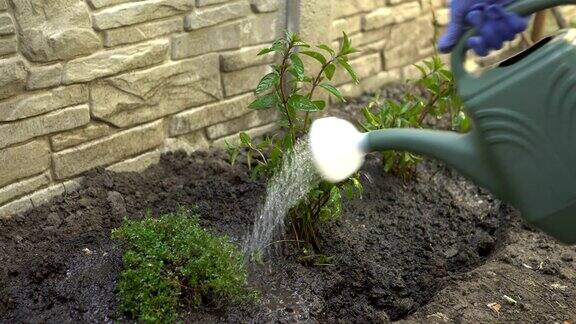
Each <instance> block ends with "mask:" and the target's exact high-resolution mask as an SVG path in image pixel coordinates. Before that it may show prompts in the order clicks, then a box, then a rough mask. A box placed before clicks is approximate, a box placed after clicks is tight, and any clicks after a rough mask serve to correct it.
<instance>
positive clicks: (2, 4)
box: [0, 0, 8, 10]
mask: <svg viewBox="0 0 576 324" xmlns="http://www.w3.org/2000/svg"><path fill="white" fill-rule="evenodd" d="M6 9H8V5H7V4H6V0H0V10H6Z"/></svg>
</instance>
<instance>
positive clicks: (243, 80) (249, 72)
mask: <svg viewBox="0 0 576 324" xmlns="http://www.w3.org/2000/svg"><path fill="white" fill-rule="evenodd" d="M270 71H271V70H270V67H269V66H266V65H261V66H254V67H249V68H247V69H244V70H239V71H235V72H229V73H222V80H223V83H224V93H225V94H226V97H231V96H235V95H238V94H241V93H246V92H250V91H253V90H254V89H256V86H257V85H258V82H259V81H260V79H262V77H264V75H266V74H268V73H270Z"/></svg>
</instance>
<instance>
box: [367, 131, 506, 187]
mask: <svg viewBox="0 0 576 324" xmlns="http://www.w3.org/2000/svg"><path fill="white" fill-rule="evenodd" d="M362 145H363V150H364V151H365V152H374V151H386V150H400V151H409V152H412V153H416V154H418V155H423V156H427V157H429V158H434V159H437V160H440V161H443V162H445V163H446V164H448V165H449V166H451V167H452V168H454V169H456V170H458V171H459V172H460V173H462V174H463V175H464V176H465V177H467V178H469V179H471V180H472V181H474V182H476V183H477V184H479V185H481V186H483V187H485V188H486V189H488V190H491V191H492V192H494V193H498V192H499V191H500V190H499V188H500V187H501V186H500V184H499V181H498V177H497V175H495V174H494V171H493V169H491V168H489V165H490V163H489V161H485V159H484V158H483V156H484V155H483V154H480V152H478V149H479V145H477V142H476V138H475V134H474V132H472V133H469V134H459V133H455V132H449V131H436V130H421V129H407V128H400V129H384V130H377V131H372V132H368V133H366V135H365V138H364V140H363V142H362Z"/></svg>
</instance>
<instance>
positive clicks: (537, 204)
mask: <svg viewBox="0 0 576 324" xmlns="http://www.w3.org/2000/svg"><path fill="white" fill-rule="evenodd" d="M563 4H576V0H527V1H518V2H516V3H514V4H512V5H509V6H508V9H509V10H511V11H513V12H516V13H518V14H520V15H523V16H527V15H529V14H532V13H535V12H538V11H540V10H543V9H547V8H551V7H555V6H558V5H563ZM472 34H473V31H470V32H469V33H468V34H467V35H466V36H472ZM467 38H468V37H464V38H463V39H462V40H461V41H460V43H459V44H458V45H457V47H456V48H455V51H454V53H453V55H452V71H453V73H454V76H455V79H456V82H457V87H458V90H459V94H460V96H461V97H462V100H463V101H464V105H465V107H466V112H467V114H468V115H469V116H470V117H471V119H472V120H473V127H472V128H473V130H472V131H471V132H470V133H468V134H458V133H454V132H445V131H434V130H416V129H385V130H378V131H372V132H368V133H360V132H358V130H357V129H356V128H355V127H354V126H353V125H352V124H350V123H348V122H346V121H344V120H341V119H337V118H334V117H328V118H323V119H319V120H317V121H315V122H314V124H313V125H312V128H311V130H310V135H309V136H310V137H309V142H310V148H311V151H312V155H313V160H314V163H315V165H316V167H317V169H318V170H319V172H320V174H321V175H322V176H323V177H324V178H325V179H326V180H329V181H332V182H339V181H342V180H344V179H346V178H347V177H349V176H350V175H351V174H353V173H354V172H356V171H357V170H358V169H359V168H360V166H361V165H362V163H363V161H364V155H365V154H366V153H368V152H374V151H384V150H406V151H410V152H414V153H417V154H421V155H425V156H428V157H431V158H436V159H439V160H442V161H444V162H446V163H447V164H448V165H450V166H451V167H453V168H455V169H457V170H459V171H460V172H461V173H462V174H463V175H464V176H466V177H467V178H469V179H471V180H473V181H474V182H476V183H477V184H479V185H481V186H483V187H485V188H487V189H488V190H490V191H491V192H492V193H494V194H495V195H496V196H498V197H500V198H502V199H503V200H505V201H507V202H509V203H511V204H512V205H513V206H515V207H516V208H517V209H519V210H520V211H521V213H522V215H523V217H524V219H525V220H526V221H527V222H529V223H530V224H532V225H534V226H535V227H537V228H539V229H541V230H542V231H544V232H545V233H547V234H549V235H551V236H553V237H554V238H556V239H558V240H559V241H561V242H563V243H566V244H573V243H576V29H565V30H561V31H558V32H556V33H555V34H553V35H551V36H550V37H547V38H545V39H544V40H542V41H540V42H538V43H537V44H535V45H533V46H532V47H531V48H529V49H527V50H526V51H524V52H522V53H520V54H518V55H516V56H513V57H511V58H508V59H507V60H505V61H503V62H501V63H500V64H499V65H498V66H496V67H493V68H492V69H490V70H489V71H485V72H483V73H481V74H479V75H473V74H469V73H468V72H467V71H466V70H465V69H464V58H465V55H466V50H467V47H466V45H465V43H466V42H465V41H464V39H467Z"/></svg>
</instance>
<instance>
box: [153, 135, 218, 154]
mask: <svg viewBox="0 0 576 324" xmlns="http://www.w3.org/2000/svg"><path fill="white" fill-rule="evenodd" d="M209 147H210V141H208V139H207V138H206V132H205V131H204V130H199V131H195V132H192V133H189V134H186V135H183V136H180V137H178V138H168V139H166V141H165V142H164V147H163V149H162V151H163V152H177V151H184V152H186V153H187V154H192V153H194V152H196V151H203V150H207V149H208V148H209Z"/></svg>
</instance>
